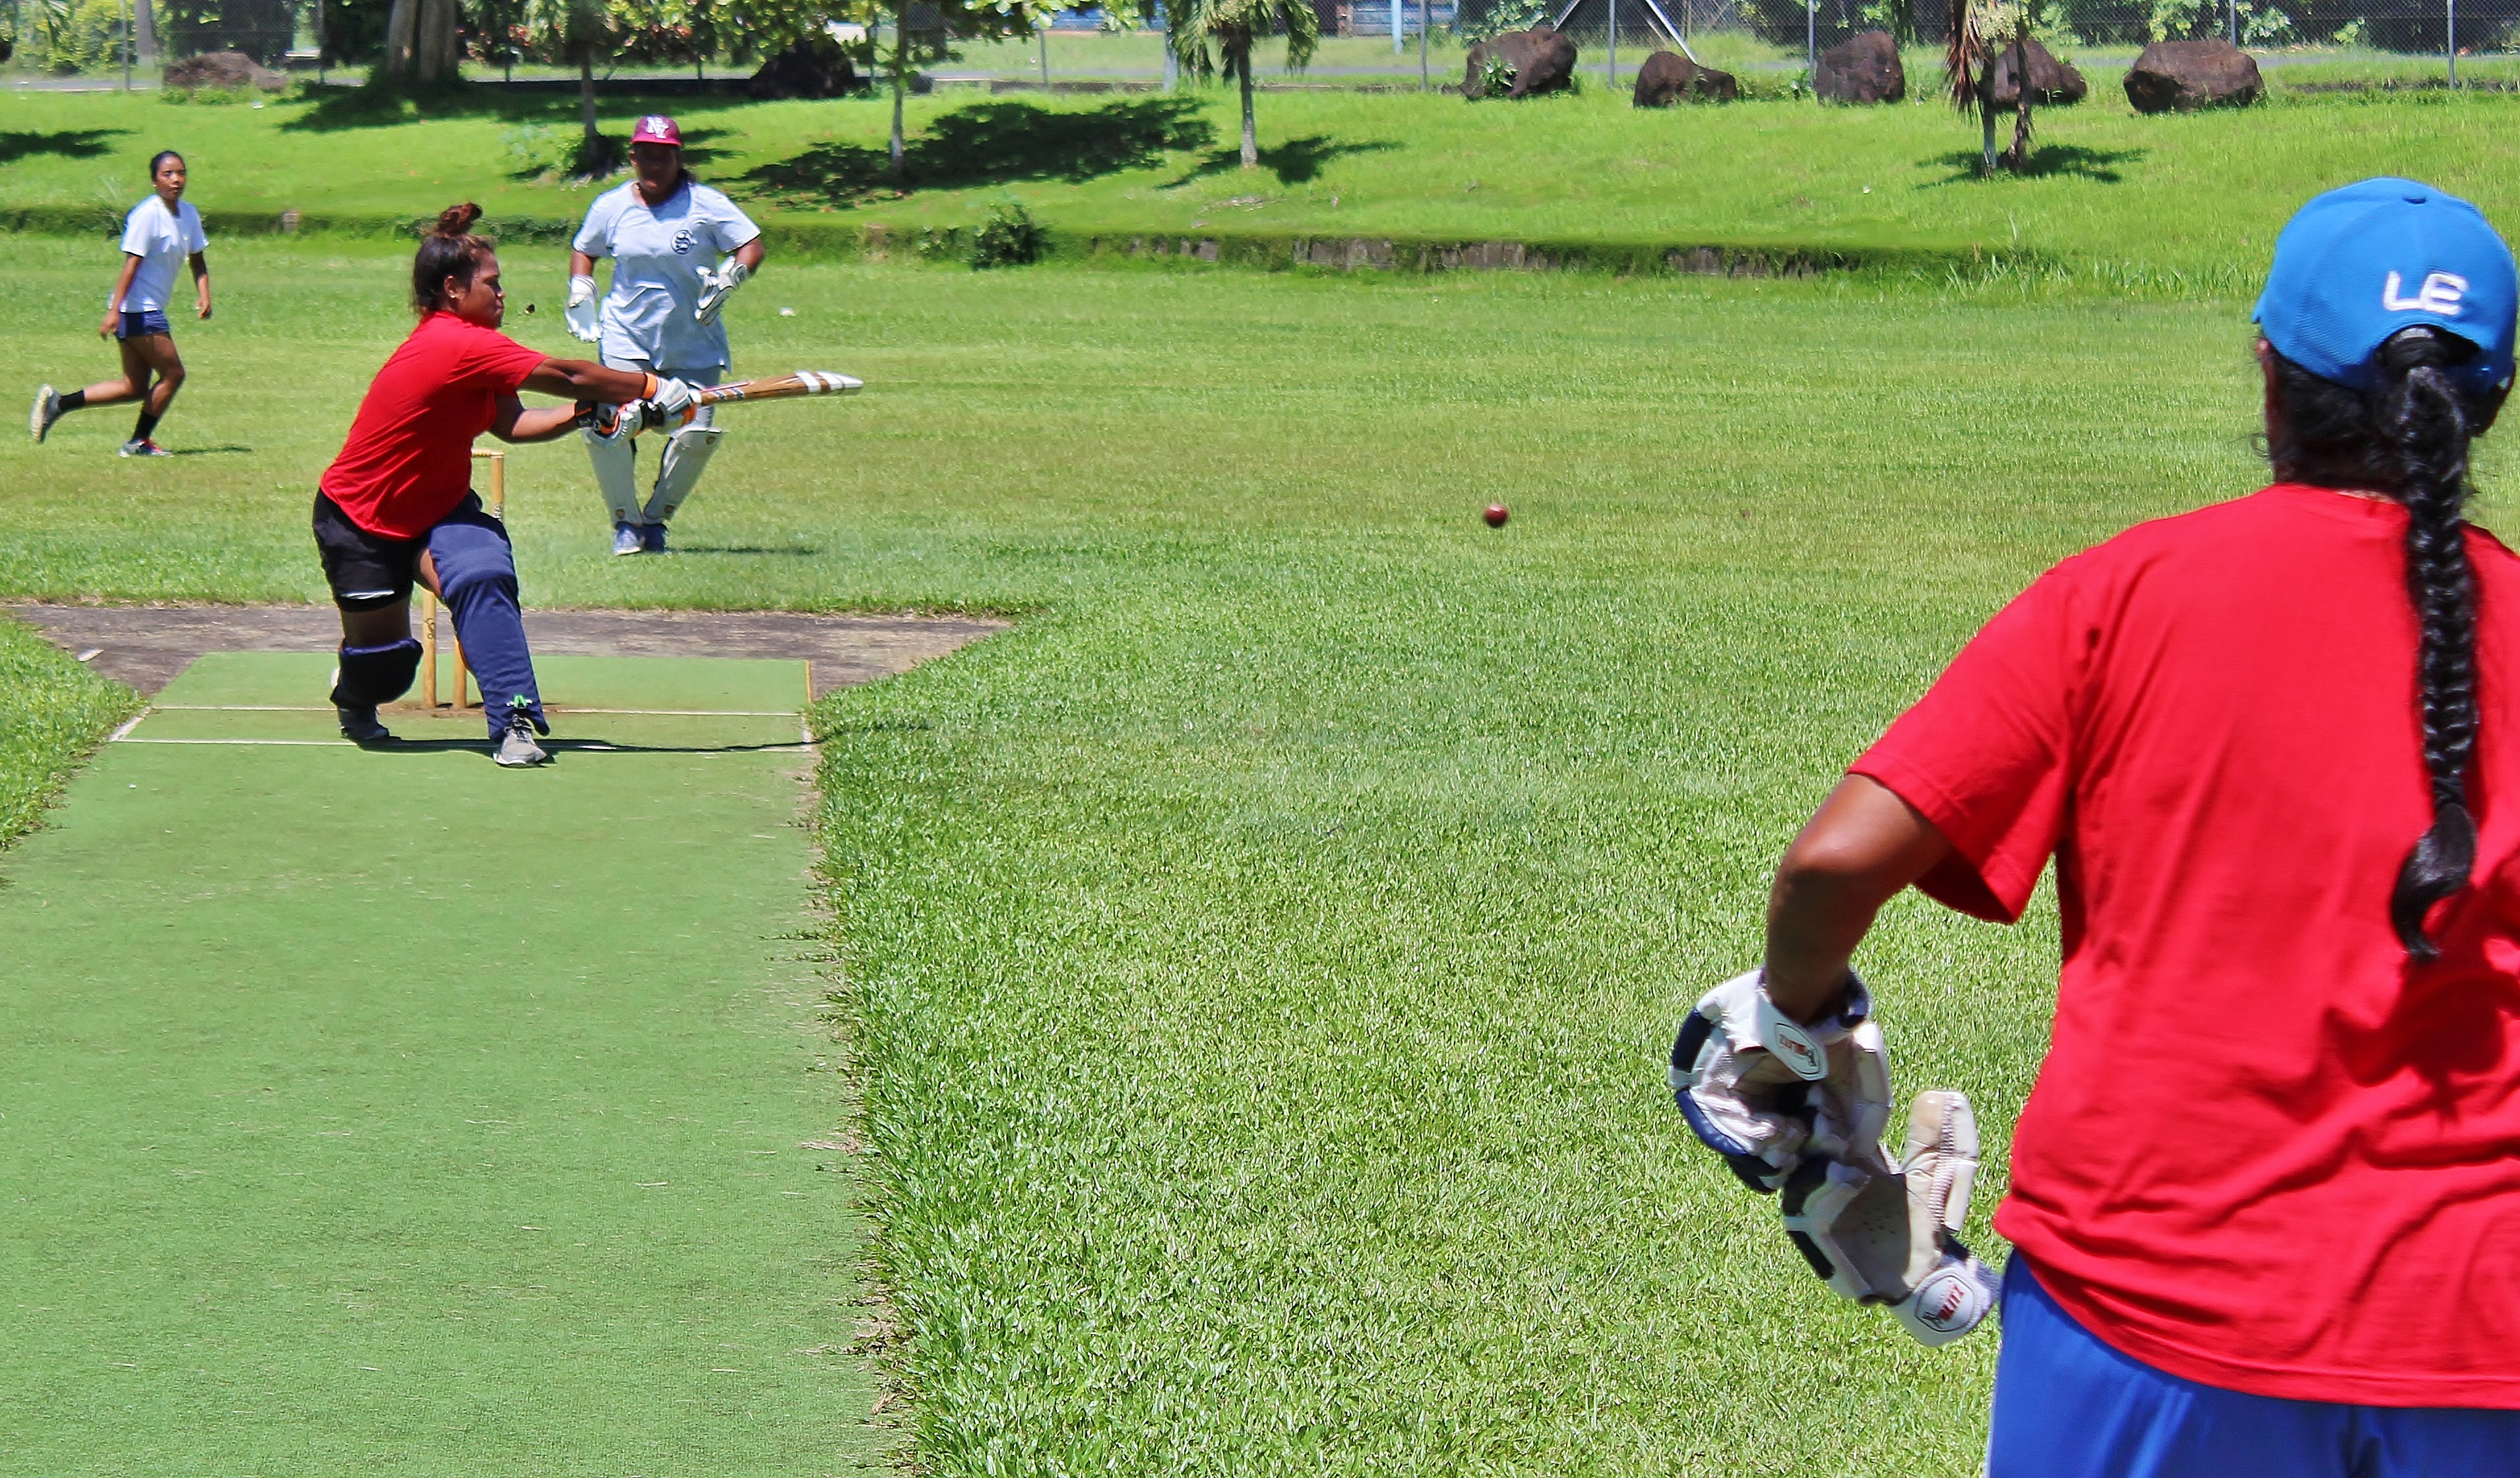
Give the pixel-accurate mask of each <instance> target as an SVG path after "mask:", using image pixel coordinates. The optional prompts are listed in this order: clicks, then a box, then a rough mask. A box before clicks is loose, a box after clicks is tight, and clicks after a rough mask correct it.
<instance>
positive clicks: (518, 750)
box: [491, 708, 551, 770]
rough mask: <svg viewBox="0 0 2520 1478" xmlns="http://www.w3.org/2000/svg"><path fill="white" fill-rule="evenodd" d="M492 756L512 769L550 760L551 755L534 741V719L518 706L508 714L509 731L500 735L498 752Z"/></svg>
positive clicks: (521, 768) (528, 766)
mask: <svg viewBox="0 0 2520 1478" xmlns="http://www.w3.org/2000/svg"><path fill="white" fill-rule="evenodd" d="M491 758H493V759H495V760H497V761H498V762H499V763H500V764H502V765H505V766H507V767H508V768H509V769H511V770H524V769H530V768H531V767H533V766H535V765H540V764H544V763H546V762H548V761H549V760H550V759H551V756H550V755H549V754H547V753H545V752H544V750H543V746H542V745H540V744H537V743H535V742H534V721H533V720H532V719H530V718H528V717H526V716H525V710H524V709H522V708H518V709H517V710H516V711H515V712H514V713H511V714H510V715H509V716H508V732H507V733H505V734H503V735H501V736H499V748H498V752H497V753H495V754H493V755H492V756H491Z"/></svg>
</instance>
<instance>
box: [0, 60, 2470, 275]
mask: <svg viewBox="0 0 2520 1478" xmlns="http://www.w3.org/2000/svg"><path fill="white" fill-rule="evenodd" d="M2493 65H2501V64H2499V63H2498V64H2493ZM2092 80H2093V98H2092V101H2090V102H2089V103H2087V104H2085V105H2083V106H2082V107H2080V108H2077V109H2071V110H2053V111H2048V112H2043V113H2041V114H2040V129H2041V132H2040V138H2041V140H2042V141H2043V143H2042V148H2043V151H2044V152H2043V153H2041V154H2040V155H2038V156H2037V159H2038V162H2039V167H2040V170H2041V171H2042V172H2041V173H2038V174H2036V175H2034V176H2032V177H2029V178H2011V177H2005V178H1999V179H1994V180H1981V179H1978V178H1975V177H1974V169H1975V162H1974V161H1975V159H1976V157H1977V156H1976V148H1977V131H1976V129H1975V127H1974V125H1972V124H1971V123H1969V122H1968V121H1966V120H1963V119H1960V118H1958V117H1956V116H1955V115H1954V114H1953V113H1952V112H1951V111H1950V110H1949V109H1948V108H1946V107H1944V106H1942V105H1940V104H1939V103H1932V102H1928V101H1917V102H1913V103H1910V104H1903V105H1897V106H1891V107H1884V108H1875V109H1848V108H1834V107H1830V108H1823V107H1822V106H1820V105H1817V104H1814V103H1811V102H1808V101H1806V102H1800V103H1793V102H1752V103H1744V104H1741V105H1738V106H1734V107H1727V108H1681V109H1671V110H1663V111H1659V112H1653V111H1648V112H1638V111H1636V110H1634V109H1631V108H1630V107H1629V106H1628V105H1627V102H1626V101H1625V98H1624V97H1623V96H1621V95H1615V94H1612V93H1610V92H1608V91H1607V90H1605V89H1601V88H1594V89H1592V90H1590V91H1588V92H1587V93H1585V94H1583V95H1582V96H1577V97H1564V98H1553V99H1541V100H1535V101H1532V102H1528V103H1523V104H1515V105H1510V106H1508V105H1504V104H1468V103H1464V102H1463V101H1462V100H1461V99H1459V98H1457V97H1447V96H1443V95H1440V94H1439V95H1433V96H1421V95H1418V94H1415V93H1403V94H1362V93H1355V92H1334V93H1309V94H1307V93H1289V94H1271V95H1268V96H1266V97H1264V98H1263V99H1262V100H1261V103H1260V128H1261V141H1262V144H1263V147H1264V150H1265V151H1266V155H1267V167H1265V168H1261V169H1257V170H1252V171H1245V170H1242V169H1240V168H1238V167H1236V166H1235V164H1234V163H1233V157H1232V155H1231V153H1230V151H1229V150H1228V146H1229V145H1230V143H1231V141H1232V137H1233V127H1234V124H1233V119H1232V116H1231V104H1230V101H1229V99H1228V98H1227V97H1226V95H1225V94H1223V93H1222V92H1209V93H1204V94H1200V95H1197V97H1196V98H1195V99H1194V100H1193V102H1190V103H1186V104H1185V105H1184V106H1185V107H1188V108H1190V109H1191V113H1192V115H1191V116H1190V117H1188V118H1187V119H1184V120H1181V121H1180V122H1175V123H1167V122H1166V121H1164V119H1163V117H1162V116H1161V115H1160V114H1161V111H1162V110H1163V109H1164V108H1165V107H1166V106H1167V105H1166V103H1165V101H1164V100H1163V99H1160V98H1156V97H1151V96H1139V97H1122V98H1091V97H1088V98H1072V97H1071V98H1059V99H1056V100H1052V101H1049V102H1043V101H1040V100H1037V99H1026V98H1022V97H1015V96H1010V97H1001V98H997V99H994V100H992V99H986V98H976V97H972V96H969V95H965V96H961V97H957V96H956V95H955V94H953V93H952V92H951V91H950V90H949V91H946V92H940V93H938V94H936V95H934V96H931V97H925V98H920V99H915V100H913V102H912V105H911V110H910V125H911V128H912V130H913V133H914V140H915V146H916V148H917V150H918V151H920V152H919V153H918V154H917V156H916V161H917V162H918V163H919V165H920V167H921V169H922V171H923V175H922V177H923V178H924V180H925V182H926V183H925V184H924V185H922V187H921V188H918V189H915V190H914V191H912V192H911V193H910V194H908V195H907V196H905V197H901V198H894V196H893V193H892V191H891V189H890V188H889V185H888V184H887V183H886V182H884V181H882V180H881V179H880V177H879V171H880V168H881V165H882V158H883V154H882V146H883V140H884V130H885V128H886V125H887V122H888V119H889V106H888V104H887V103H885V102H884V101H883V100H880V99H872V98H871V99H861V100H844V101H838V102H831V103H781V104H761V105H727V104H710V105H707V106H689V107H686V106H685V105H683V104H680V103H676V104H673V105H671V106H673V107H675V109H676V110H677V112H680V114H681V116H682V119H683V122H684V126H685V127H686V129H687V130H690V131H691V137H693V139H694V141H695V148H694V157H695V160H696V165H697V169H698V171H699V172H700V173H701V174H702V175H703V176H704V177H706V178H708V179H711V180H714V181H717V182H719V183H722V184H727V185H730V186H731V187H733V188H735V189H737V191H738V192H739V193H740V194H742V195H744V196H745V197H746V199H747V200H748V201H750V202H751V204H752V206H753V208H756V209H759V210H761V211H763V213H764V215H765V217H766V218H767V219H768V222H769V225H770V229H771V230H772V232H773V233H774V242H775V241H777V240H778V239H779V235H778V234H779V233H780V232H781V231H782V230H783V229H785V230H787V231H788V232H789V238H788V239H790V240H791V241H805V240H809V239H814V240H829V239H830V233H831V231H832V229H833V228H835V227H836V228H855V227H859V226H866V225H883V226H886V227H888V228H893V229H895V230H899V231H910V230H914V229H915V228H949V227H954V226H967V225H969V224H970V223H971V222H973V221H975V220H977V219H978V218H980V217H981V216H982V215H984V214H985V213H986V211H987V210H988V209H989V208H991V207H992V206H993V205H994V204H996V203H997V202H1003V201H1006V200H1009V199H1014V200H1020V201H1022V202H1025V203H1026V204H1027V205H1028V206H1029V207H1030V208H1031V209H1032V210H1033V211H1034V212H1035V214H1037V215H1038V216H1039V217H1040V218H1041V219H1042V220H1043V221H1045V222H1046V223H1048V224H1049V225H1050V226H1051V227H1052V228H1054V230H1056V231H1057V232H1058V233H1061V234H1062V235H1064V236H1066V237H1068V238H1071V239H1073V238H1084V237H1092V236H1097V235H1101V236H1105V237H1110V236H1119V237H1126V236H1128V235H1130V234H1133V233H1147V234H1157V233H1192V232H1199V231H1210V232H1217V233H1233V232H1242V233H1280V234H1299V233H1315V234H1320V235H1324V236H1335V237H1349V236H1375V235H1378V234H1399V235H1415V236H1424V237H1433V238H1438V239H1448V240H1473V241H1475V240H1489V239H1506V240H1516V241H1564V242H1569V243H1585V244H1625V245H1631V246H1642V247H1659V246H1746V247H1762V246H1764V247H1786V248H1796V249H1804V250H1823V251H1830V250H1833V251H1846V252H1904V253H1928V254H1932V255H1933V256H1934V259H1935V260H1936V261H1943V262H1948V261H1959V262H1963V263H1966V262H1974V261H1979V260H1984V259H1987V258H1991V257H2001V258H2004V259H2007V260H2014V261H2032V262H2039V263H2045V264H2048V266H2049V267H2051V268H2053V269H2055V270H2060V271H2063V272H2064V273H2066V274H2067V275H2069V276H2079V277H2083V278H2086V279H2091V280H2096V281H2099V282H2101V283H2104V284H2106V285H2109V286H2111V287H2113V288H2117V289H2120V290H2129V289H2140V290H2142V291H2148V292H2154V293H2160V292H2168V293H2171V294H2174V295H2175V294H2180V293H2188V294H2192V293H2194V292H2197V291H2207V292H2212V293H2216V294H2220V295H2234V296H2236V295H2241V294H2242V293H2244V292H2245V291H2247V288H2248V285H2249V283H2250V282H2251V280H2252V276H2253V274H2255V273H2256V272H2258V271H2261V270H2262V269H2263V264H2264V261H2265V258H2266V256H2267V254H2268V252H2269V250H2270V249H2271V243H2272V239H2273V232H2274V230H2275V228H2276V227H2277V226H2278V225H2280V224H2281V222H2282V220H2283V219H2284V217H2285V216H2286V215H2287V214H2288V213H2289V212H2290V211H2291V209H2292V208H2293V207H2294V206H2295V205H2297V204H2299V203H2300V202H2301V201H2302V200H2303V199H2304V198H2306V197H2307V196H2308V195H2310V194H2312V193H2314V192H2315V191H2316V190H2318V189H2319V188H2323V187H2325V186H2329V185H2334V184H2341V183H2344V182H2347V181H2349V180H2353V179H2358V178H2362V177H2363V176H2366V175H2370V174H2377V173H2388V172H2395V173H2403V174H2411V175H2415V176H2418V177H2421V178H2425V179H2429V180H2431V181H2433V182H2435V183H2437V184H2439V185H2441V186H2443V187H2445V188H2448V189H2452V190H2455V191H2458V192H2460V193H2462V194H2465V195H2467V196H2469V197H2471V198H2473V199H2475V200H2477V201H2478V202H2480V203H2482V204H2483V205H2485V207H2486V208H2487V210H2488V211H2489V212H2490V213H2496V214H2508V213H2509V212H2510V211H2511V210H2512V209H2513V208H2514V207H2515V206H2520V193H2515V192H2520V184H2515V183H2514V182H2515V181H2520V96H2515V95H2511V94H2488V93H2458V94H2448V93H2433V94H2411V95H2409V94H2398V95H2378V94H2369V95H2365V94H2352V95H2329V94H2318V95H2305V94H2284V95H2283V96H2282V97H2281V98H2279V100H2278V101H2277V102H2276V103H2275V104H2274V105H2273V106H2269V107H2267V108H2263V109H2258V110H2253V111H2248V112H2217V113H2207V114H2199V115H2192V116H2184V117H2157V118H2144V117H2138V116H2137V115H2136V114H2135V113H2134V112H2132V111H2131V110H2129V108H2128V107H2127V105H2126V102H2125V99H2124V98H2123V96H2122V95H2121V94H2120V93H2119V91H2118V87H2117V81H2116V75H2115V74H2114V73H2112V72H2108V71H2104V70H2100V69H2098V68H2094V71H2093V79H2092ZM366 106H369V100H365V99H363V98H362V96H361V95H359V94H357V93H354V92H343V93H339V94H337V95H335V96H333V97H331V98H328V99H327V100H326V101H325V103H323V104H322V105H321V106H320V111H319V108H318V105H312V104H305V103H275V104H273V105H272V106H270V107H266V108H262V109H259V110H257V109H252V108H248V107H244V106H239V105H228V106H209V105H185V104H179V103H174V102H168V101H162V100H158V99H156V98H154V97H125V96H119V95H114V94H79V95H62V94H37V93H24V92H22V93H13V94H10V95H8V96H6V97H0V145H5V152H6V153H8V154H9V155H11V156H13V158H12V159H11V161H10V162H8V163H7V166H6V172H5V174H0V217H7V216H8V215H9V213H10V212H12V211H19V212H24V211H27V210H34V211H36V212H37V214H36V215H35V216H34V217H32V218H33V219H38V220H41V221H45V222H49V223H51V224H52V225H54V226H62V225H64V224H66V223H69V222H73V221H77V220H85V221H86V222H87V225H86V226H85V227H83V228H82V229H87V230H99V229H102V226H101V225H100V224H99V223H103V222H108V221H118V220H119V218H120V215H121V212H123V211H124V210H126V209H128V208H129V206H130V205H131V203H132V202H134V201H136V200H138V199H139V197H140V196H141V195H142V194H143V193H144V191H145V180H144V173H145V167H146V160H147V158H148V156H149V155H150V154H151V153H152V152H154V151H156V150H158V149H161V148H167V147H174V148H180V149H183V150H185V151H187V152H188V154H189V157H190V158H191V161H192V164H193V167H194V186H193V198H194V199H195V201H196V202H197V203H199V204H200V205H202V206H203V208H204V209H205V210H207V211H209V212H211V213H212V216H213V218H214V220H217V219H219V218H221V216H222V213H233V214H231V215H228V216H226V219H228V220H231V221H235V222H238V223H239V224H249V225H251V226H253V227H255V228H257V229H259V228H263V227H267V226H268V224H269V223H270V222H272V221H273V220H275V219H276V218H277V217H278V216H279V214H280V213H281V212H282V211H284V210H290V209H294V210H298V211H301V212H304V213H306V214H308V215H310V216H325V215H347V216H350V217H354V218H358V219H362V220H366V221H370V222H382V221H388V220H392V221H402V220H410V219H413V218H416V217H420V216H424V215H427V216H433V215H434V213H435V212H436V211H437V210H438V209H439V208H440V207H442V206H443V205H445V204H448V203H451V202H455V201H458V200H462V199H475V200H478V201H480V202H482V204H484V205H485V206H486V207H488V209H489V210H490V211H491V213H492V214H493V216H494V217H507V218H510V219H514V218H516V217H520V216H521V217H528V218H532V219H534V220H536V221H540V222H543V223H545V225H544V229H545V230H546V231H547V232H552V233H557V232H560V231H562V230H565V229H566V223H568V222H573V221H574V220H575V219H577V218H578V217H579V216H581V215H582V214H583V212H584V210H585V208H586V205H587V203H588V202H589V201H590V199H591V198H592V197H591V195H590V193H589V192H588V191H587V190H586V189H584V188H576V189H571V188H568V187H567V186H565V185H564V184H563V183H562V182H561V181H560V180H559V179H558V178H557V176H553V175H550V174H549V173H548V172H547V169H546V165H547V164H548V162H549V161H550V160H551V159H552V158H554V157H556V151H557V150H558V149H559V148H560V147H561V146H562V143H564V142H565V139H566V137H567V135H568V132H569V130H571V129H573V128H574V127H575V124H574V121H573V119H574V109H575V103H574V102H573V101H572V100H570V99H567V98H562V97H548V98H530V99H528V98H505V99H502V98H496V97H489V98H476V99H473V100H472V101H470V102H467V103H463V104H457V103H452V102H433V103H430V104H427V105H426V109H425V110H424V109H423V108H421V106H419V105H411V112H408V113H406V112H404V111H402V110H399V109H396V110H385V111H382V112H375V111H371V112H361V111H360V110H361V109H362V107H366ZM642 106H645V105H641V104H639V103H638V102H636V100H631V99H621V100H614V101H612V102H610V103H608V104H607V127H608V128H610V129H612V130H614V131H616V132H618V131H624V130H626V128H627V126H628V120H629V117H630V115H631V114H632V113H633V112H636V111H637V110H638V109H639V108H640V107H642ZM659 106H661V105H659ZM465 109H479V110H482V111H479V112H463V110H465ZM1040 109H1048V110H1050V111H1051V112H1054V113H1056V114H1057V118H1052V119H1048V120H1046V119H1045V118H1044V116H1043V114H1042V113H1041V112H1035V110H1040ZM450 110H452V111H454V112H456V113H457V114H458V115H452V116H431V117H427V118H423V117H422V116H420V113H421V112H424V111H427V112H449V111H450ZM1078 114H1089V115H1091V116H1090V117H1088V118H1086V119H1085V120H1084V121H1077V120H1076V117H1075V115H1078ZM1062 120H1064V121H1062ZM1201 124H1203V125H1204V126H1205V127H1206V129H1207V136H1208V140H1209V141H1208V142H1207V143H1205V144H1201V145H1197V146H1196V147H1185V148H1176V147H1170V146H1172V145H1178V144H1185V143H1188V142H1190V141H1191V137H1192V136H1191V135H1187V134H1184V133H1182V132H1181V128H1182V127H1183V126H1186V125H1187V126H1195V125H1201ZM783 223H784V224H783ZM815 233H820V235H819V236H816V235H815ZM214 259H215V253H214ZM561 262H562V255H561V251H560V248H559V246H558V245H557V243H556V242H555V243H551V244H547V245H546V246H543V247H541V248H540V254H539V255H538V256H537V257H535V258H534V259H533V260H532V261H531V262H529V263H526V264H525V265H526V266H527V267H528V268H529V270H528V271H527V272H524V273H520V274H519V278H518V281H519V283H520V285H522V286H527V287H529V288H531V289H532V290H533V291H544V292H548V291H555V290H556V288H557V285H558V283H559V280H560V276H561V272H562V267H561ZM1943 270H1944V269H1940V268H1938V269H1937V270H1935V272H1934V273H1933V275H1934V276H1936V277H1940V276H1942V275H1943Z"/></svg>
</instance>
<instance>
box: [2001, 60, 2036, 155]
mask: <svg viewBox="0 0 2520 1478" xmlns="http://www.w3.org/2000/svg"><path fill="white" fill-rule="evenodd" d="M2029 35H2030V27H2029V26H2027V25H2024V26H2022V27H2021V29H2020V30H2018V31H2017V32H2015V33H2014V34H2013V37H2012V77H2013V81H2014V82H2015V84H2016V85H2017V87H2018V89H2019V91H2020V93H2021V106H2020V107H2019V108H2018V109H2016V110H2014V111H2013V114H2012V151H2011V153H2009V154H2006V155H2005V156H2004V157H2003V162H2004V166H2005V167H2006V168H2008V169H2010V170H2011V171H2012V172H2013V173H2015V174H2018V173H2020V172H2021V171H2022V170H2024V169H2027V168H2029V167H2030V92H2031V88H2030V48H2029V46H2028V45H2027V44H2026V43H2027V41H2028V38H2029Z"/></svg>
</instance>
